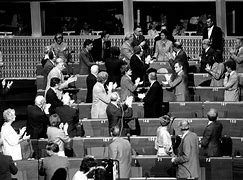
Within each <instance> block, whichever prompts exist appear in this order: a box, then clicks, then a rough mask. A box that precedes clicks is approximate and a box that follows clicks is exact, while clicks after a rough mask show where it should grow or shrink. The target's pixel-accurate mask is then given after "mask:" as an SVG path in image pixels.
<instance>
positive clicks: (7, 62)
mask: <svg viewBox="0 0 243 180" xmlns="http://www.w3.org/2000/svg"><path fill="white" fill-rule="evenodd" d="M87 38H90V39H95V38H97V36H64V41H65V42H67V43H68V46H69V49H70V50H74V51H75V53H74V56H73V60H74V61H75V62H78V53H79V51H80V49H81V48H82V44H83V42H84V40H85V39H87ZM123 39H124V36H123V35H114V36H112V35H111V43H112V46H120V45H121V44H122V42H123ZM147 39H148V40H149V44H150V46H151V47H153V44H154V42H153V39H152V38H150V37H147ZM175 39H176V40H178V41H180V42H182V43H183V48H184V50H185V51H186V53H187V55H188V56H189V57H190V58H192V59H193V58H194V57H195V56H197V55H198V54H200V53H201V50H202V46H201V41H202V37H201V36H176V37H175ZM234 39H235V38H230V37H228V38H226V39H225V54H224V58H225V59H228V58H229V53H228V49H229V48H230V47H233V46H234V41H235V40H234ZM53 42H54V39H53V36H42V37H26V36H22V37H21V36H19V37H17V36H10V37H8V36H6V37H5V36H4V37H3V38H0V51H2V53H3V66H2V67H0V71H1V74H0V77H1V76H2V77H35V76H36V65H37V64H39V63H40V61H41V58H42V57H43V55H44V47H45V46H48V45H50V44H51V43H53Z"/></svg>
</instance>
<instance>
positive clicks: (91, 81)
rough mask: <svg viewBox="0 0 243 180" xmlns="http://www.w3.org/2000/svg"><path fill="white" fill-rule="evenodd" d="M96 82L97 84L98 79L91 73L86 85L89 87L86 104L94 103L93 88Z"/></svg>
mask: <svg viewBox="0 0 243 180" xmlns="http://www.w3.org/2000/svg"><path fill="white" fill-rule="evenodd" d="M96 82H97V78H96V77H95V76H94V75H93V74H91V73H89V75H88V76H87V78H86V85H87V95H86V103H92V98H93V87H94V85H95V83H96Z"/></svg>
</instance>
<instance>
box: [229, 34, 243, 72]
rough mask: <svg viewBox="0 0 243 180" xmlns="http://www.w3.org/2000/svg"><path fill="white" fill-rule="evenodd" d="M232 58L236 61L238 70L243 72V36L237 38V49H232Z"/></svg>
mask: <svg viewBox="0 0 243 180" xmlns="http://www.w3.org/2000/svg"><path fill="white" fill-rule="evenodd" d="M230 59H232V60H234V61H235V62H236V72H237V73H242V72H243V38H237V39H236V45H235V50H233V49H232V50H231V51H230Z"/></svg>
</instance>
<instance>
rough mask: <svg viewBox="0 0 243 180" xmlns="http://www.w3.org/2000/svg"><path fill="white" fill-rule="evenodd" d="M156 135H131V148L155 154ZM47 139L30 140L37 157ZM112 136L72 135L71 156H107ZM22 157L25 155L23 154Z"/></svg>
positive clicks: (237, 142)
mask: <svg viewBox="0 0 243 180" xmlns="http://www.w3.org/2000/svg"><path fill="white" fill-rule="evenodd" d="M231 138H232V143H233V147H232V154H233V155H238V154H243V138H242V137H231ZM155 139H156V136H131V137H130V143H131V146H132V148H133V149H134V150H135V151H136V152H137V154H138V155H155V154H156V150H155V149H154V141H155ZM47 141H48V140H47V139H40V140H34V139H32V140H31V144H32V147H33V149H34V150H35V152H37V155H38V157H45V156H46V152H45V146H46V144H47ZM111 141H112V138H111V137H109V136H105V137H74V138H73V141H72V147H73V157H84V155H87V154H89V155H93V156H95V157H96V158H107V157H108V145H109V144H110V143H111ZM23 148H25V145H23ZM200 154H201V155H204V151H203V149H200ZM23 157H26V156H25V155H23Z"/></svg>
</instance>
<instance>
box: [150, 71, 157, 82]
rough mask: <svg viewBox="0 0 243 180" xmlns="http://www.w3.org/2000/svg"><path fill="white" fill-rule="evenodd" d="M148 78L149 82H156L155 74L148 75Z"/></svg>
mask: <svg viewBox="0 0 243 180" xmlns="http://www.w3.org/2000/svg"><path fill="white" fill-rule="evenodd" d="M148 77H149V79H150V80H152V81H156V80H157V73H156V72H151V73H149V74H148Z"/></svg>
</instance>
